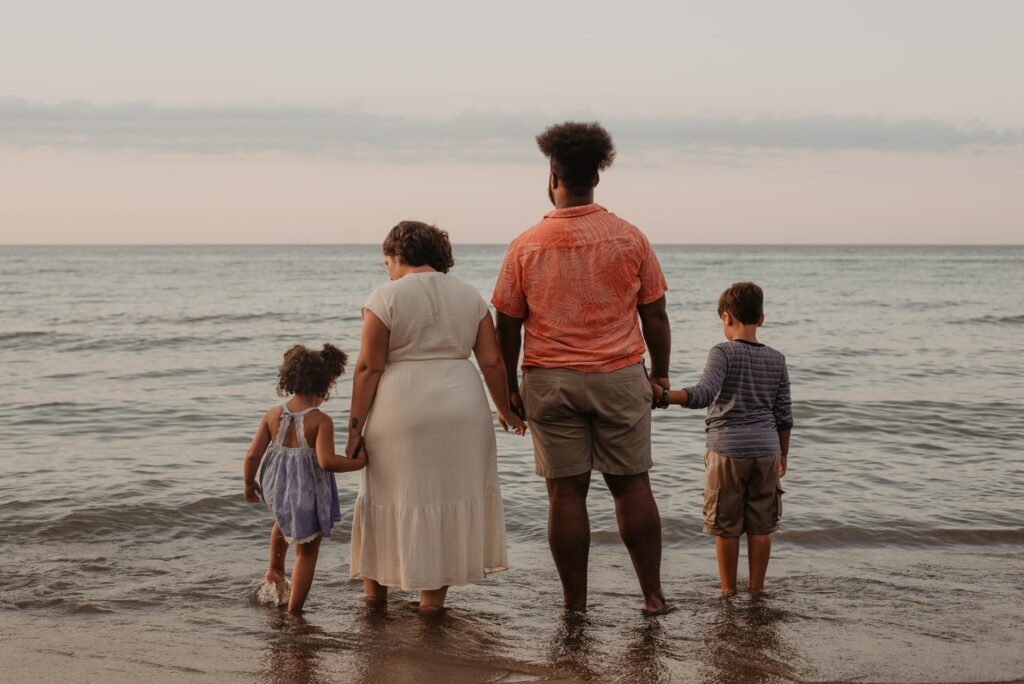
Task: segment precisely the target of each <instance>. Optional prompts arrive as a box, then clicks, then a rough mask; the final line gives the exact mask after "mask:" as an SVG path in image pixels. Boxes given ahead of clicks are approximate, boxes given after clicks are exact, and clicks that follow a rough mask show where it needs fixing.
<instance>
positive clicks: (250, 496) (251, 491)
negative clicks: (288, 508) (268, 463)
mask: <svg viewBox="0 0 1024 684" xmlns="http://www.w3.org/2000/svg"><path fill="white" fill-rule="evenodd" d="M261 496H263V492H262V491H261V490H260V486H259V485H258V484H256V483H255V482H253V483H252V484H247V485H245V500H246V501H248V502H249V503H259V502H260V497H261Z"/></svg>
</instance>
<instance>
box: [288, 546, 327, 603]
mask: <svg viewBox="0 0 1024 684" xmlns="http://www.w3.org/2000/svg"><path fill="white" fill-rule="evenodd" d="M320 540H321V538H320V537H317V538H316V539H314V540H313V541H309V542H306V543H305V544H296V545H295V567H293V568H292V597H291V599H290V600H289V601H288V611H289V612H291V613H297V612H299V611H301V610H302V606H303V605H304V604H305V603H306V597H307V596H309V588H310V587H311V586H313V574H314V573H315V572H316V559H317V556H319V555H320Z"/></svg>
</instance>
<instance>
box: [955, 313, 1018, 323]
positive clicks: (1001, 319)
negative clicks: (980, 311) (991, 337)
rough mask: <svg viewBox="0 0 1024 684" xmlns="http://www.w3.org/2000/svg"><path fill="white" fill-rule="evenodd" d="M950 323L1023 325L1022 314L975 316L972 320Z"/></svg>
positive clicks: (965, 319) (966, 319)
mask: <svg viewBox="0 0 1024 684" xmlns="http://www.w3.org/2000/svg"><path fill="white" fill-rule="evenodd" d="M950 323H952V324H954V325H970V324H973V323H983V324H989V325H1024V314H1018V315H1016V316H994V315H992V314H988V315H985V316H975V317H974V318H964V319H961V320H957V321H950Z"/></svg>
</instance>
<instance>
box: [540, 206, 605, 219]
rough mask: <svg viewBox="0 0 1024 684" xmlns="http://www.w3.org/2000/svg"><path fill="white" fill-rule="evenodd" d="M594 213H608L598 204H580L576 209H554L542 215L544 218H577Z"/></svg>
mask: <svg viewBox="0 0 1024 684" xmlns="http://www.w3.org/2000/svg"><path fill="white" fill-rule="evenodd" d="M596 211H608V210H607V209H605V208H604V207H602V206H601V205H600V204H597V203H592V204H581V205H579V206H577V207H566V208H565V209H554V210H552V211H549V212H548V213H546V214H544V218H576V217H577V216H586V215H587V214H593V213H594V212H596Z"/></svg>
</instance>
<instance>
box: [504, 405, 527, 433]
mask: <svg viewBox="0 0 1024 684" xmlns="http://www.w3.org/2000/svg"><path fill="white" fill-rule="evenodd" d="M498 424H499V425H501V429H502V430H504V431H505V432H508V429H509V428H510V427H511V428H512V431H513V432H515V433H516V434H517V435H519V436H520V437H522V436H523V435H525V434H526V423H524V422H523V419H522V418H520V417H519V416H518V415H516V413H515V412H513V411H511V410H510V411H507V412H506V413H501V412H499V413H498Z"/></svg>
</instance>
